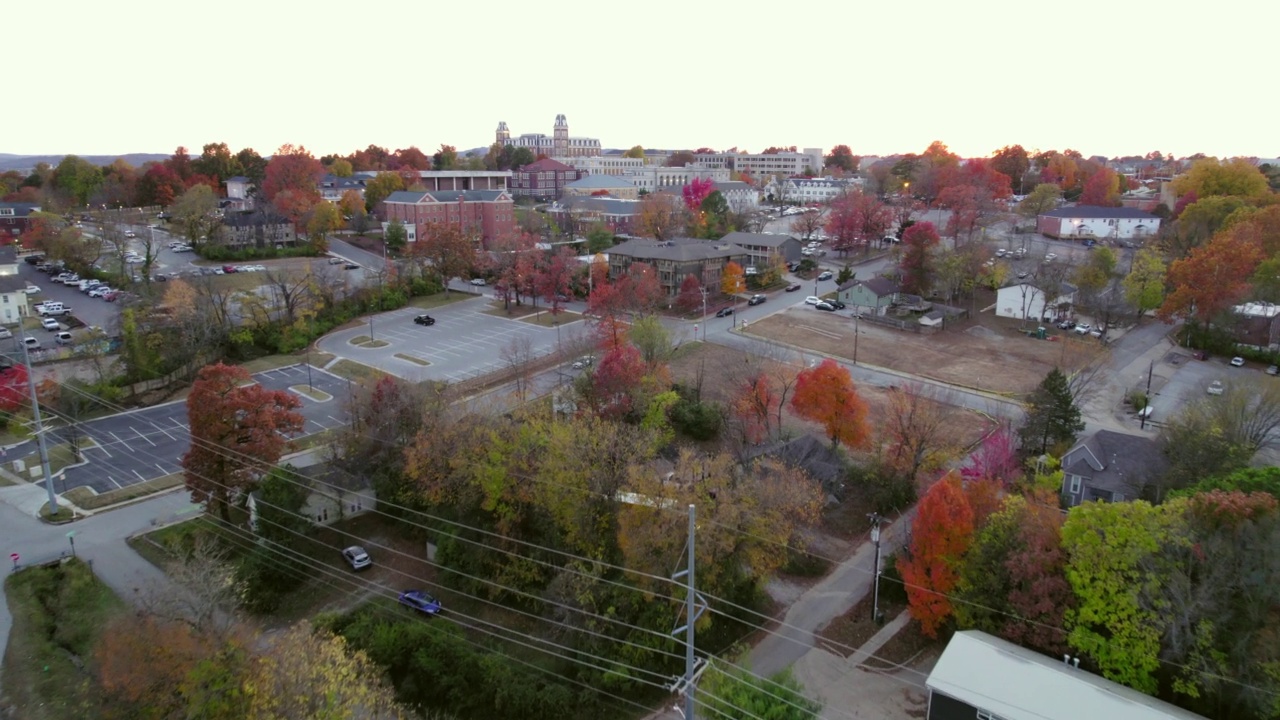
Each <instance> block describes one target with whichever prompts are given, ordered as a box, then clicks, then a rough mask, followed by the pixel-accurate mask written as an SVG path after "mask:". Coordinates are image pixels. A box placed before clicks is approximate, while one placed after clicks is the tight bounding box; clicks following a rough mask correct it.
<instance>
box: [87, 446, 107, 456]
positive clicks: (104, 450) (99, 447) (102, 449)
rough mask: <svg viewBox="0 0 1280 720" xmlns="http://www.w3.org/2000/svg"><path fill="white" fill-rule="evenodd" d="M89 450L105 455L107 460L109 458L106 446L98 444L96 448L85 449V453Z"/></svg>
mask: <svg viewBox="0 0 1280 720" xmlns="http://www.w3.org/2000/svg"><path fill="white" fill-rule="evenodd" d="M90 450H101V451H102V454H103V455H106V456H107V457H108V458H110V457H111V453H109V452H107V446H106V445H103V444H102V443H98V446H97V447H91V448H85V452H88V451H90Z"/></svg>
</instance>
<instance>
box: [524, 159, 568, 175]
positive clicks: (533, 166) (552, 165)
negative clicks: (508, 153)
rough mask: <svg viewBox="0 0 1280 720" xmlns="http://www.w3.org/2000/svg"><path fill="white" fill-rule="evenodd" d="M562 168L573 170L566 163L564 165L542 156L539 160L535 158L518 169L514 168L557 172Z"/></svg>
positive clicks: (525, 170)
mask: <svg viewBox="0 0 1280 720" xmlns="http://www.w3.org/2000/svg"><path fill="white" fill-rule="evenodd" d="M564 170H573V168H572V167H570V166H568V165H565V164H564V163H562V162H560V161H559V160H552V159H551V158H542V159H541V160H535V161H534V162H531V163H529V164H528V165H525V166H524V167H522V168H520V169H519V170H516V172H548V171H558V172H559V171H564Z"/></svg>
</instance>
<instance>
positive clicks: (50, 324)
mask: <svg viewBox="0 0 1280 720" xmlns="http://www.w3.org/2000/svg"><path fill="white" fill-rule="evenodd" d="M40 327H42V328H44V329H45V330H61V329H62V325H61V324H59V323H58V321H57V320H55V319H54V318H45V319H43V320H41V321H40Z"/></svg>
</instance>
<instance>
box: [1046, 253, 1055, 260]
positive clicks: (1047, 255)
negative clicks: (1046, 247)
mask: <svg viewBox="0 0 1280 720" xmlns="http://www.w3.org/2000/svg"><path fill="white" fill-rule="evenodd" d="M1057 259H1058V254H1057V253H1048V254H1046V255H1045V256H1044V260H1045V262H1053V261H1054V260H1057Z"/></svg>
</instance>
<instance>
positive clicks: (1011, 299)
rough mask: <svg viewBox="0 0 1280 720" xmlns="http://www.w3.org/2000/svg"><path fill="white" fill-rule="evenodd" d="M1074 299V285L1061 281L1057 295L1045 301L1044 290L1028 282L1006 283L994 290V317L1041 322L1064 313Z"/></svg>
mask: <svg viewBox="0 0 1280 720" xmlns="http://www.w3.org/2000/svg"><path fill="white" fill-rule="evenodd" d="M1075 300H1076V286H1074V285H1072V284H1071V283H1061V288H1059V290H1058V293H1057V295H1055V296H1054V298H1053V299H1052V300H1050V301H1049V302H1047V303H1046V302H1045V291H1044V290H1041V289H1040V288H1038V287H1036V286H1035V285H1033V284H1031V283H1029V282H1020V283H1015V284H1013V285H1008V286H1005V287H1002V288H1000V289H999V290H997V291H996V317H1007V318H1015V319H1018V320H1034V321H1035V322H1042V321H1044V320H1046V319H1049V318H1053V317H1057V316H1058V315H1061V314H1063V313H1065V312H1066V311H1067V310H1068V309H1069V307H1070V306H1071V305H1073V304H1074V303H1075Z"/></svg>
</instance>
